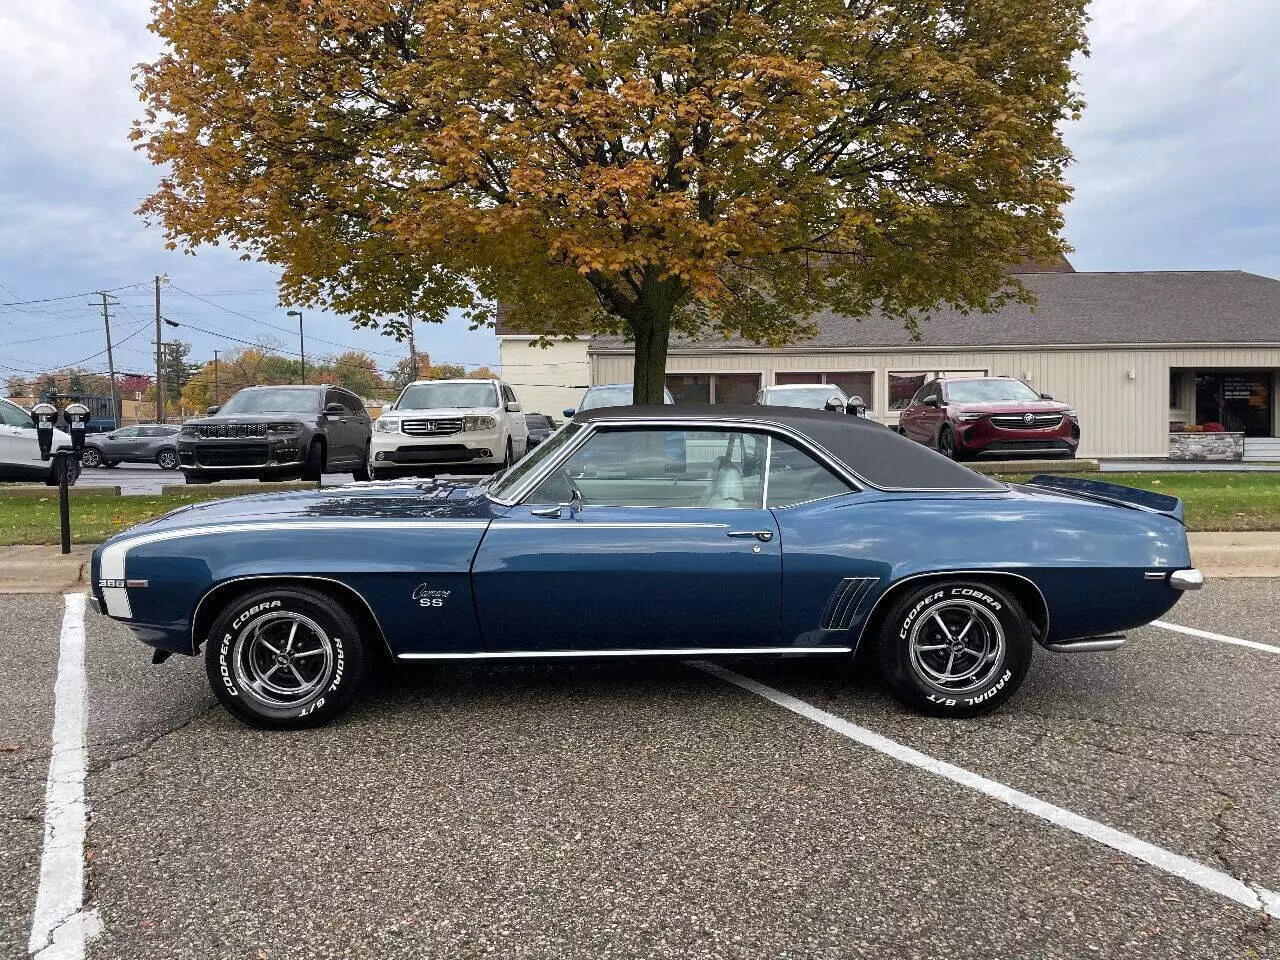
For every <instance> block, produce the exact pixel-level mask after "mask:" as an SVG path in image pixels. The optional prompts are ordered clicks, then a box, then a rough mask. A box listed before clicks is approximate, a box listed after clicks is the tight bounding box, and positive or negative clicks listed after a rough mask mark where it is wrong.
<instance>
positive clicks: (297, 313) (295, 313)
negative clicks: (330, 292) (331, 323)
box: [289, 310, 307, 383]
mask: <svg viewBox="0 0 1280 960" xmlns="http://www.w3.org/2000/svg"><path fill="white" fill-rule="evenodd" d="M289 316H291V317H297V318H298V355H299V356H300V357H302V382H303V383H306V382H307V342H306V341H305V340H304V339H303V338H302V311H301V310H290V311H289Z"/></svg>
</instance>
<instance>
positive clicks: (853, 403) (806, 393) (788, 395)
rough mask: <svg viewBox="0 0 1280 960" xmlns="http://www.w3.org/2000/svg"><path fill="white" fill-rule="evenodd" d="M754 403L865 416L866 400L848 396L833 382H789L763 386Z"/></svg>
mask: <svg viewBox="0 0 1280 960" xmlns="http://www.w3.org/2000/svg"><path fill="white" fill-rule="evenodd" d="M756 403H761V404H765V405H766V406H770V407H804V408H807V409H809V410H832V411H834V412H836V413H841V412H843V413H848V414H850V415H853V414H857V415H858V416H862V417H865V416H867V405H866V402H865V401H864V400H863V399H862V398H861V397H851V396H849V395H848V394H846V393H845V392H844V391H843V390H841V389H840V388H839V387H838V386H836V385H835V384H834V383H789V384H783V385H779V386H776V387H765V388H764V389H763V390H761V391H760V392H759V393H757V394H756ZM859 411H861V413H859Z"/></svg>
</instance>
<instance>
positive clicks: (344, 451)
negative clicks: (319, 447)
mask: <svg viewBox="0 0 1280 960" xmlns="http://www.w3.org/2000/svg"><path fill="white" fill-rule="evenodd" d="M331 403H336V404H338V405H339V406H341V407H342V413H341V414H330V415H327V416H326V417H325V421H324V422H325V434H326V435H327V436H328V438H329V463H331V464H333V463H344V464H345V463H351V461H353V460H354V459H355V458H356V454H355V442H354V439H353V434H354V428H353V426H352V423H351V419H352V417H353V416H354V414H353V413H352V410H351V405H350V403H348V402H347V400H346V398H345V397H344V396H343V395H342V391H340V390H326V391H325V394H324V404H325V406H326V407H328V406H329V404H331Z"/></svg>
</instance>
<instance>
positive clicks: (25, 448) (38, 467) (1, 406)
mask: <svg viewBox="0 0 1280 960" xmlns="http://www.w3.org/2000/svg"><path fill="white" fill-rule="evenodd" d="M70 446H71V435H70V434H68V433H63V432H62V431H61V430H57V429H55V430H54V431H53V449H55V450H60V449H62V448H63V447H70ZM69 466H70V469H71V473H70V475H69V476H68V477H67V482H68V483H75V482H76V480H77V478H79V476H80V462H79V461H78V460H72V461H69ZM0 480H35V481H43V482H44V483H46V484H49V485H50V486H56V485H57V483H58V475H57V473H56V472H55V471H54V467H53V462H52V461H48V460H41V459H40V440H39V439H38V438H37V436H36V422H35V421H34V420H32V419H31V414H29V413H27V411H26V410H24V409H23V408H22V407H20V406H18V405H17V404H16V403H14V402H13V401H12V400H7V399H5V398H4V397H0Z"/></svg>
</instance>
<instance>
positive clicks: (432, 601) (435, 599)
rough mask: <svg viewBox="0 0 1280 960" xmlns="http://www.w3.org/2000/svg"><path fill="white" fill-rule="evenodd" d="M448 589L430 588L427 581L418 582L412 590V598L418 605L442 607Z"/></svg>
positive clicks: (447, 596)
mask: <svg viewBox="0 0 1280 960" xmlns="http://www.w3.org/2000/svg"><path fill="white" fill-rule="evenodd" d="M451 592H452V591H450V590H432V589H431V585H430V584H429V583H420V584H418V586H417V587H416V588H415V589H414V591H413V599H414V600H417V601H418V606H420V607H443V606H444V602H445V601H446V600H447V599H449V594H450V593H451Z"/></svg>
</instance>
